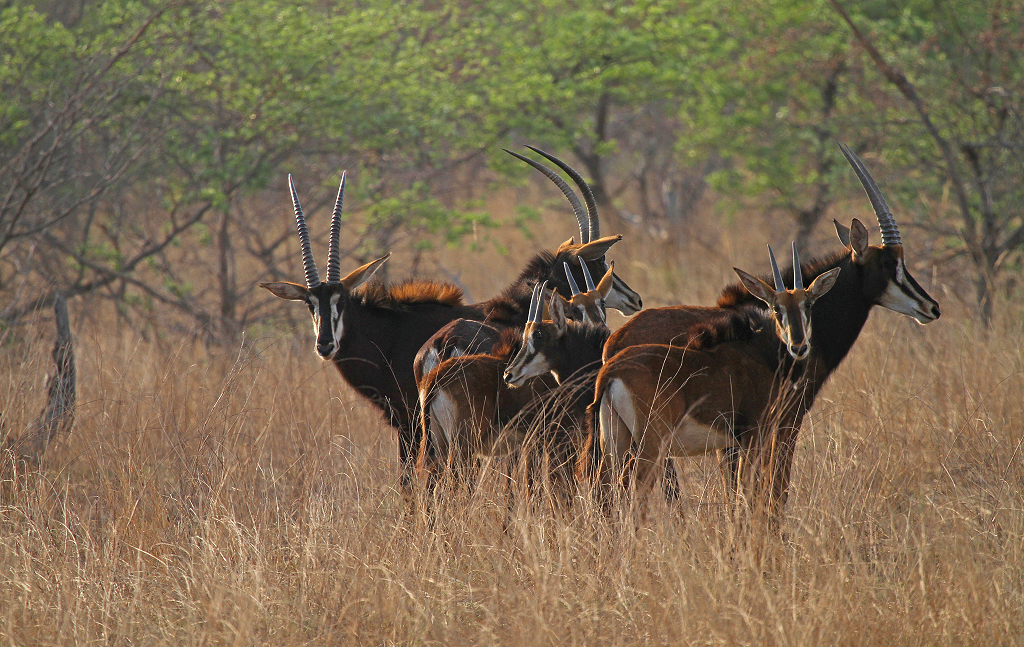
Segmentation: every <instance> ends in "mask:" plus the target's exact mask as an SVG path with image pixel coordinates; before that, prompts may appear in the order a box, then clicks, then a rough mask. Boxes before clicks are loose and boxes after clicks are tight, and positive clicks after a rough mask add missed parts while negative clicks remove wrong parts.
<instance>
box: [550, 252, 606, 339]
mask: <svg viewBox="0 0 1024 647" xmlns="http://www.w3.org/2000/svg"><path fill="white" fill-rule="evenodd" d="M563 265H564V266H565V278H566V280H567V281H568V282H569V290H570V294H571V298H570V299H569V301H568V302H567V304H568V309H569V312H571V313H572V314H573V317H572V318H573V319H575V320H576V321H582V322H584V323H589V324H592V325H595V326H603V325H605V321H606V319H605V308H606V305H607V297H608V293H609V292H610V291H611V289H612V281H613V280H614V279H613V277H614V276H615V274H614V270H615V262H614V261H612V262H611V263H609V264H608V271H607V272H605V274H604V276H603V277H601V282H600V283H598V284H597V285H594V279H593V277H591V276H590V270H589V269H588V268H587V264H586V263H585V262H584V261H583V259H580V268H582V270H583V279H584V281H585V282H586V283H585V285H586V287H587V291H586V292H581V291H580V288H579V286H577V285H576V279H574V278H573V276H572V270H571V269H570V267H569V263H563ZM552 294H558V293H557V292H553V293H552ZM558 298H559V299H561V298H562V297H561V296H560V295H559V297H558Z"/></svg>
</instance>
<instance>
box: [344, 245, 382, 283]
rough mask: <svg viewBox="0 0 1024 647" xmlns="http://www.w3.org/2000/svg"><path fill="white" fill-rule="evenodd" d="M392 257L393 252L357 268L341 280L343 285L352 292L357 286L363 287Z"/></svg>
mask: <svg viewBox="0 0 1024 647" xmlns="http://www.w3.org/2000/svg"><path fill="white" fill-rule="evenodd" d="M390 257H391V252H388V253H387V254H385V255H383V256H381V257H380V258H378V259H377V260H375V261H371V262H369V263H367V264H366V265H363V266H362V267H359V268H356V269H354V270H352V272H351V273H349V275H348V276H346V277H345V278H343V279H341V284H342V285H343V286H345V289H346V290H352V289H354V288H355V287H356V286H359V285H362V284H363V283H365V282H367V281H368V280H370V277H371V276H373V275H374V273H375V272H376V271H377V270H378V269H380V266H381V265H383V264H384V261H386V260H388V258H390Z"/></svg>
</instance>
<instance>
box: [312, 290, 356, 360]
mask: <svg viewBox="0 0 1024 647" xmlns="http://www.w3.org/2000/svg"><path fill="white" fill-rule="evenodd" d="M347 292H348V291H347V290H345V289H344V288H343V287H342V285H341V284H340V283H334V284H331V283H321V284H320V285H318V286H316V287H315V288H313V289H312V290H310V291H309V293H308V294H307V296H306V306H308V307H309V314H310V316H312V317H313V332H314V333H315V334H316V354H317V355H319V356H320V358H321V359H333V358H334V354H335V353H337V352H338V349H339V348H341V335H342V333H343V332H344V329H345V326H344V323H343V322H342V316H341V315H342V313H343V312H344V310H345V304H346V303H347V302H348V293H347Z"/></svg>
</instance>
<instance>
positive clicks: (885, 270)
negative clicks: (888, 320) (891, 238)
mask: <svg viewBox="0 0 1024 647" xmlns="http://www.w3.org/2000/svg"><path fill="white" fill-rule="evenodd" d="M836 229H837V230H838V231H839V234H840V236H839V237H840V239H841V240H843V241H844V242H845V243H846V245H847V246H848V247H850V249H851V253H852V258H853V263H854V265H855V267H856V268H857V269H858V271H860V272H861V274H862V280H863V285H864V296H865V298H867V299H868V300H869V301H870V302H872V303H874V304H875V305H879V306H882V307H883V308H888V309H889V310H892V311H894V312H898V313H900V314H904V315H907V316H910V317H913V318H914V319H915V320H916V321H917V322H918V323H919V324H926V323H931V322H932V321H935V320H936V319H938V318H939V316H940V315H941V314H942V313H941V312H940V310H939V304H938V302H937V301H935V299H933V298H932V297H931V295H929V294H928V293H927V292H926V291H925V289H924V288H922V287H921V286H920V285H919V284H918V282H917V281H915V280H914V277H913V276H911V275H910V272H909V271H907V265H906V261H905V260H904V258H903V245H869V244H868V232H867V228H866V227H865V226H864V225H863V224H862V223H861V222H860V221H859V220H857V219H854V221H853V223H852V226H851V227H850V228H849V229H846V228H845V227H842V228H840V225H839V224H838V223H836Z"/></svg>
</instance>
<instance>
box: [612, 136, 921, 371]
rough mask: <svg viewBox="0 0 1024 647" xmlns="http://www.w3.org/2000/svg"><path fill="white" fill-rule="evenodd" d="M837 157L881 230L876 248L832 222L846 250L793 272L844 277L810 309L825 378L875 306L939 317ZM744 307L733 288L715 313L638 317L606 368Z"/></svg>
mask: <svg viewBox="0 0 1024 647" xmlns="http://www.w3.org/2000/svg"><path fill="white" fill-rule="evenodd" d="M840 149H841V150H842V151H843V154H844V155H845V156H846V159H847V160H848V161H849V162H850V165H851V166H852V167H853V169H854V171H855V172H856V173H857V177H858V178H859V179H860V181H861V184H862V185H863V186H864V190H865V191H866V192H867V195H868V199H869V200H870V201H871V205H872V207H873V208H874V211H875V216H876V218H877V219H878V224H879V226H880V227H881V230H882V244H881V245H870V244H869V242H868V231H867V228H866V227H865V226H864V225H863V223H861V221H860V220H857V219H856V218H855V219H854V220H853V223H852V225H851V226H850V227H845V226H843V225H840V224H839V223H838V222H835V226H836V232H837V233H838V234H839V239H840V240H841V241H842V243H843V245H845V247H846V248H845V249H844V250H842V251H841V252H838V253H835V254H831V255H829V256H825V257H823V258H819V259H814V260H812V261H810V262H809V263H807V264H806V265H804V266H802V267H801V268H800V269H801V272H800V274H801V278H802V279H803V280H804V281H805V282H810V281H811V280H813V279H814V278H815V277H816V276H818V275H819V274H821V273H823V272H826V271H828V270H830V269H833V268H841V269H842V270H843V272H842V277H841V278H840V280H839V283H838V284H837V285H836V286H835V288H833V289H832V290H831V292H829V294H828V296H826V297H825V298H824V299H823V300H821V301H819V302H818V303H817V305H816V306H815V320H816V321H817V322H818V327H817V330H818V331H819V333H820V334H821V339H820V340H812V344H813V345H814V346H815V347H816V348H817V349H818V350H819V357H820V361H822V362H824V363H825V364H826V365H827V366H828V367H830V368H829V369H828V370H827V371H826V372H825V374H824V377H827V376H828V374H830V373H831V372H832V370H834V369H835V368H836V367H837V366H838V365H839V363H840V362H841V361H842V360H843V358H844V357H846V354H847V353H848V352H849V350H850V348H851V347H852V346H853V344H854V342H855V341H856V340H857V336H858V335H859V334H860V331H861V328H863V326H864V323H865V322H866V321H867V318H868V314H869V313H870V312H871V309H872V308H873V307H874V306H876V305H877V306H881V307H883V308H887V309H889V310H893V311H895V312H899V313H901V314H905V315H909V316H911V317H913V318H914V319H916V320H917V322H918V323H921V324H926V323H929V322H931V321H935V320H936V319H938V318H939V314H940V313H939V304H938V303H937V302H936V301H935V299H933V298H932V297H931V296H930V295H929V294H928V293H927V292H926V291H925V290H924V288H922V287H921V286H920V285H918V283H917V281H915V280H914V278H913V277H912V276H911V275H910V272H909V271H908V270H907V267H906V263H905V261H904V257H903V254H904V252H903V242H902V241H901V239H900V233H899V228H898V227H897V226H896V220H895V218H893V215H892V211H891V210H890V209H889V206H888V205H887V204H886V202H885V198H883V197H882V193H881V191H879V189H878V185H877V184H875V181H874V179H873V178H872V177H871V174H870V173H868V170H867V169H866V168H865V167H864V163H863V162H861V160H860V158H858V157H857V155H856V154H854V152H853V151H851V150H850V149H849V148H848V147H846V146H844V145H840ZM751 307H754V308H760V307H763V306H761V302H760V301H758V300H757V299H756V298H755V297H753V296H752V295H751V294H750V293H749V292H747V290H746V289H745V288H744V287H743V286H742V285H741V284H733V285H730V286H728V287H726V288H725V289H724V290H723V291H722V296H721V297H720V298H719V300H718V307H715V308H705V307H699V306H674V307H668V308H652V309H648V310H644V311H643V312H641V313H639V314H638V315H636V316H635V317H633V318H632V319H630V320H629V321H628V322H626V324H625V325H623V326H622V327H621V328H619V329H618V330H617V331H615V333H614V334H612V336H611V337H610V338H609V339H608V344H607V345H606V346H605V351H604V357H605V360H607V359H608V358H610V357H611V356H613V355H615V354H616V353H618V352H619V351H621V350H623V349H624V348H627V347H629V346H635V345H637V344H670V345H679V346H685V345H686V344H687V343H689V338H688V331H689V330H690V328H691V326H693V325H694V324H699V323H701V322H703V321H709V320H714V319H718V318H721V317H723V316H728V315H729V314H730V313H733V312H737V311H739V310H744V309H747V308H751ZM824 377H823V379H824Z"/></svg>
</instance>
